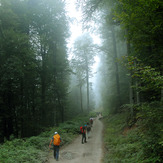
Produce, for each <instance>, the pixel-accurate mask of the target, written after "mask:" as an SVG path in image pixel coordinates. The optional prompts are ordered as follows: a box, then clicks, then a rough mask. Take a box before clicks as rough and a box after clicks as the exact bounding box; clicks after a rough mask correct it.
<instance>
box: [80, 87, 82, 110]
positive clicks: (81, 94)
mask: <svg viewBox="0 0 163 163" xmlns="http://www.w3.org/2000/svg"><path fill="white" fill-rule="evenodd" d="M80 106H81V111H82V113H83V97H82V85H80Z"/></svg>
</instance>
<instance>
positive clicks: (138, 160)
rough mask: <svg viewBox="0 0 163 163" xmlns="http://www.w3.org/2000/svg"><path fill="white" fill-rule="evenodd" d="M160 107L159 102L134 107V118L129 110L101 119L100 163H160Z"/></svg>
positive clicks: (162, 127)
mask: <svg viewBox="0 0 163 163" xmlns="http://www.w3.org/2000/svg"><path fill="white" fill-rule="evenodd" d="M162 106H163V105H162V103H160V102H152V103H150V104H149V103H145V104H142V105H139V106H135V114H134V117H130V114H129V110H126V111H125V110H123V112H121V113H119V114H116V115H110V116H105V118H104V120H103V121H104V126H105V127H104V146H105V154H104V163H161V162H163V155H162V151H163V143H162V142H163V109H162ZM131 122H132V125H131Z"/></svg>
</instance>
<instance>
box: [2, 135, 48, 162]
mask: <svg viewBox="0 0 163 163" xmlns="http://www.w3.org/2000/svg"><path fill="white" fill-rule="evenodd" d="M38 138H39V137H38ZM28 143H29V144H28ZM28 143H27V142H26V140H22V139H15V140H13V141H7V142H6V143H5V144H3V145H1V146H0V162H2V163H13V162H26V163H30V162H31V163H37V162H38V163H39V162H43V161H45V160H46V152H45V151H41V150H40V149H39V148H36V147H34V146H33V144H30V143H31V142H28Z"/></svg>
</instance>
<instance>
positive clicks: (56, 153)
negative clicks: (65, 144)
mask: <svg viewBox="0 0 163 163" xmlns="http://www.w3.org/2000/svg"><path fill="white" fill-rule="evenodd" d="M54 158H55V159H56V160H58V158H59V146H57V145H54Z"/></svg>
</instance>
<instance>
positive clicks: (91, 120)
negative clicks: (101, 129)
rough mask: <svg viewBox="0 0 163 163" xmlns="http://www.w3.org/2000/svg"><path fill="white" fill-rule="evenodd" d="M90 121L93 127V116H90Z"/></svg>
mask: <svg viewBox="0 0 163 163" xmlns="http://www.w3.org/2000/svg"><path fill="white" fill-rule="evenodd" d="M89 122H90V124H91V127H92V125H93V118H90V119H89Z"/></svg>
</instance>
